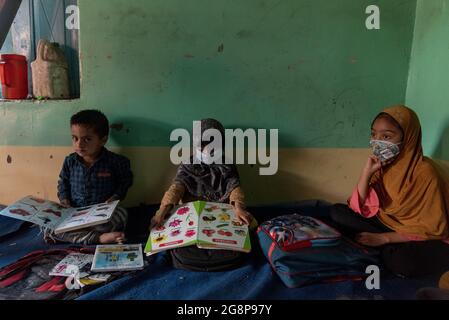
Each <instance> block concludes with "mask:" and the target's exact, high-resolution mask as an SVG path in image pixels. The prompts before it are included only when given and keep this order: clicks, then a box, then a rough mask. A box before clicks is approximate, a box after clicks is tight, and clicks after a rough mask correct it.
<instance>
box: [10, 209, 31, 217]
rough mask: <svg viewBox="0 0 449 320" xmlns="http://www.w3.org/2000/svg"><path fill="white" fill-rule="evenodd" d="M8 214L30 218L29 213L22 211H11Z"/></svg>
mask: <svg viewBox="0 0 449 320" xmlns="http://www.w3.org/2000/svg"><path fill="white" fill-rule="evenodd" d="M9 212H11V213H12V214H16V215H18V216H22V217H28V216H31V213H29V212H28V211H26V210H23V209H12V210H10V211H9Z"/></svg>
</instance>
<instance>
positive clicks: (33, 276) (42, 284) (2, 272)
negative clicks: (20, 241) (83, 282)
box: [0, 248, 95, 300]
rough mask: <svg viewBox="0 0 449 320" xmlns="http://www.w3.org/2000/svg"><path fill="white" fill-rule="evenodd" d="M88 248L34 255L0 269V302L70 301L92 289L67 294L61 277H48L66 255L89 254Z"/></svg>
mask: <svg viewBox="0 0 449 320" xmlns="http://www.w3.org/2000/svg"><path fill="white" fill-rule="evenodd" d="M94 252H95V249H91V248H66V249H55V250H40V251H34V252H32V253H30V254H28V255H26V256H25V257H23V258H21V259H19V260H18V261H17V262H15V263H12V264H10V265H8V266H6V267H4V268H2V269H0V300H56V299H61V300H62V299H63V300H71V299H76V298H78V297H79V296H80V295H82V294H84V293H85V292H86V291H90V290H93V289H94V287H95V286H86V287H83V288H80V289H79V290H69V289H68V288H67V287H66V285H65V282H66V280H67V278H65V277H53V276H49V273H50V271H51V270H52V269H53V267H54V266H55V265H57V264H58V263H59V262H60V261H61V260H62V259H64V258H65V257H66V256H67V255H69V254H70V253H86V254H93V253H94Z"/></svg>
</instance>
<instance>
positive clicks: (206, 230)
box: [203, 229, 215, 238]
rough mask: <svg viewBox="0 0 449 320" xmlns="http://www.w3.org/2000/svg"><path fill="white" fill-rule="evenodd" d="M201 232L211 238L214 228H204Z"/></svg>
mask: <svg viewBox="0 0 449 320" xmlns="http://www.w3.org/2000/svg"><path fill="white" fill-rule="evenodd" d="M203 233H204V234H205V235H206V236H208V237H209V238H212V236H213V235H214V234H215V230H210V229H204V230H203Z"/></svg>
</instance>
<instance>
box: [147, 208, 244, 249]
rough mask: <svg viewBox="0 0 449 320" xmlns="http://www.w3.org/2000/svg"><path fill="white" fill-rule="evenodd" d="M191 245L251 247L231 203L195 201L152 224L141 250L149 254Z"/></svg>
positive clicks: (175, 209)
mask: <svg viewBox="0 0 449 320" xmlns="http://www.w3.org/2000/svg"><path fill="white" fill-rule="evenodd" d="M191 245H197V246H198V247H199V248H203V249H223V250H235V251H243V252H250V251H251V241H250V235H249V229H248V226H247V225H244V224H243V223H241V222H239V221H238V220H237V219H236V215H235V212H234V211H233V207H232V206H231V205H229V204H224V203H212V202H203V201H197V202H190V203H187V204H185V205H182V206H177V207H175V208H174V209H173V211H172V212H171V215H170V218H169V219H168V220H167V221H166V222H165V223H164V224H163V225H162V226H161V227H159V228H153V230H151V233H150V238H149V239H148V242H147V245H146V247H145V253H147V255H151V254H155V253H157V252H160V251H164V250H168V249H173V248H178V247H187V246H191Z"/></svg>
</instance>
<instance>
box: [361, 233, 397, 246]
mask: <svg viewBox="0 0 449 320" xmlns="http://www.w3.org/2000/svg"><path fill="white" fill-rule="evenodd" d="M356 241H357V242H358V243H360V244H362V245H365V246H368V247H381V246H383V245H386V244H388V243H389V242H390V240H389V238H388V236H387V235H386V234H384V233H368V232H363V233H361V234H359V235H358V236H357V237H356Z"/></svg>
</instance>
